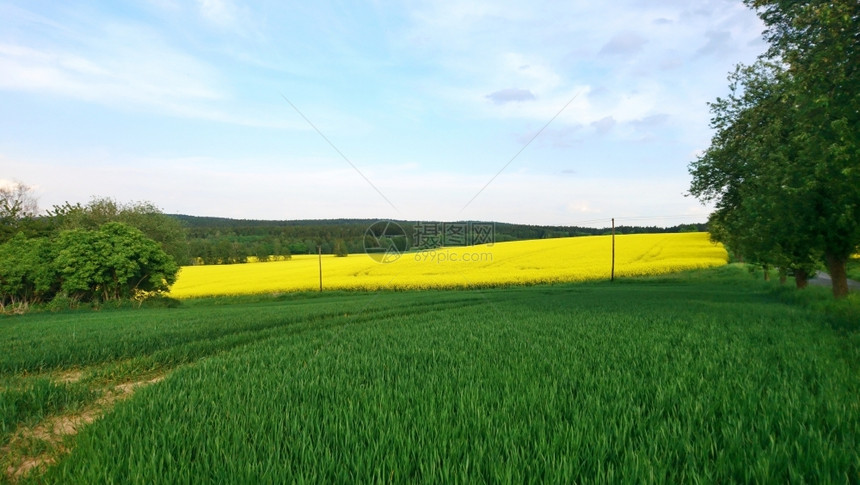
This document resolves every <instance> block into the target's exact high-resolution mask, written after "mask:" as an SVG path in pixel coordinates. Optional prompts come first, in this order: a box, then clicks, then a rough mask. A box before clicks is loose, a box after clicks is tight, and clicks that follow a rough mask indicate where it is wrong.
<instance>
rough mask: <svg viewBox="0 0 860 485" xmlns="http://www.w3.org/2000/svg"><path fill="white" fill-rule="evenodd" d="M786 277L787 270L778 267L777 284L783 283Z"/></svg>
mask: <svg viewBox="0 0 860 485" xmlns="http://www.w3.org/2000/svg"><path fill="white" fill-rule="evenodd" d="M787 277H788V270H787V269H785V268H779V284H781V285H784V284H785V281H786V279H787Z"/></svg>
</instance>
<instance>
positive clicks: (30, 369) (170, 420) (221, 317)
mask: <svg viewBox="0 0 860 485" xmlns="http://www.w3.org/2000/svg"><path fill="white" fill-rule="evenodd" d="M810 290H812V291H813V293H814V292H817V291H819V290H820V291H821V292H822V295H823V296H825V297H826V293H827V291H828V290H826V289H814V288H811V289H810ZM813 293H810V294H813ZM832 323H833V322H832V321H831V320H829V319H828V316H827V315H826V314H825V313H824V312H822V311H821V310H820V309H818V308H815V307H813V306H809V305H802V304H800V303H799V302H798V301H789V300H788V299H787V298H784V297H783V296H781V294H780V292H775V291H773V290H772V289H768V288H766V287H765V286H764V285H763V284H761V283H759V282H758V281H755V280H753V278H752V277H751V276H750V275H749V274H747V273H746V272H745V270H743V269H739V268H737V267H734V266H728V267H724V268H719V269H715V270H708V271H699V272H692V273H685V274H682V275H678V276H670V277H663V278H652V279H637V280H628V281H617V282H615V283H614V284H610V283H588V284H566V285H553V286H531V287H513V288H499V289H491V290H468V291H464V290H460V291H423V292H379V293H362V292H355V293H331V294H322V295H318V294H292V295H286V296H282V297H253V298H252V297H247V298H236V299H232V300H230V299H223V298H222V299H212V300H190V301H187V302H184V303H183V304H182V305H181V306H180V307H178V308H143V309H119V310H106V309H103V310H101V311H82V312H69V313H56V314H52V313H42V314H29V315H23V316H16V317H6V318H3V319H0V383H2V384H3V394H2V396H0V411H2V417H3V421H2V429H0V445H2V446H3V447H4V448H3V450H4V451H5V453H0V454H2V455H4V457H3V458H2V460H4V462H3V463H0V464H2V466H3V468H4V469H6V470H7V473H6V474H5V476H4V479H5V480H18V479H21V480H23V481H27V480H32V481H37V482H40V483H42V482H47V483H105V482H109V483H165V482H169V483H188V482H210V483H291V482H302V483H305V482H307V483H352V482H394V483H416V482H420V483H450V482H455V483H476V482H477V483H480V482H502V483H527V482H552V483H574V482H604V483H615V482H620V481H626V482H685V483H686V482H696V481H699V482H709V483H710V482H733V481H735V482H765V483H787V482H803V481H807V482H818V483H820V482H833V483H856V482H858V481H860V451H858V450H860V334H858V332H857V331H856V330H853V329H848V330H846V329H845V328H838V329H837V328H834V326H833V325H832ZM70 374H72V375H75V376H76V377H75V378H74V379H68V378H66V379H64V377H63V376H69V375H70ZM161 376H165V378H164V379H163V380H161V381H159V382H156V383H154V384H150V385H147V386H142V387H141V388H139V389H138V390H137V391H136V392H135V393H134V394H133V396H131V397H130V398H128V399H126V400H121V401H117V402H116V403H115V405H114V406H112V407H109V408H108V407H105V411H106V414H105V415H104V416H103V417H101V418H100V419H98V420H96V421H95V422H94V423H92V424H91V425H89V426H86V427H84V428H83V430H82V431H81V432H80V433H79V434H77V435H70V436H66V437H65V438H63V439H62V440H61V441H59V442H57V440H54V441H55V442H53V443H51V442H49V443H45V442H39V440H38V439H36V438H33V437H30V438H27V439H24V438H21V429H28V428H33V427H38V426H39V424H38V423H40V422H41V421H43V420H44V419H46V417H49V416H52V415H57V414H60V415H63V414H70V415H74V414H75V413H81V412H82V410H86V409H89V408H92V407H93V406H97V404H98V402H99V399H103V398H104V396H106V395H110V393H111V392H112V389H115V386H117V385H118V384H120V383H122V382H130V381H147V380H152V379H153V378H154V377H161ZM16 430H17V431H16ZM65 450H70V453H64V452H63V451H65ZM34 456H35V457H40V459H41V460H42V461H43V462H44V461H45V459H46V457H47V458H51V457H54V458H56V460H57V463H55V464H53V465H51V466H49V467H46V468H47V469H46V470H44V469H40V470H38V471H37V472H36V473H30V474H29V475H24V476H23V478H21V477H17V476H13V474H11V473H10V471H9V470H10V469H9V467H10V466H12V467H13V468H14V467H16V466H18V465H20V463H21V462H22V461H24V460H25V459H26V458H28V457H34ZM43 468H44V467H43Z"/></svg>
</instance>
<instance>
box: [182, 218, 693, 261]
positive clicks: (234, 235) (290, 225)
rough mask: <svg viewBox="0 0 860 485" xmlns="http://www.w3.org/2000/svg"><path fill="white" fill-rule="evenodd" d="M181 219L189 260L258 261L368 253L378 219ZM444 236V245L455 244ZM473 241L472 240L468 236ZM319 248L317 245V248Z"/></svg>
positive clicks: (652, 229)
mask: <svg viewBox="0 0 860 485" xmlns="http://www.w3.org/2000/svg"><path fill="white" fill-rule="evenodd" d="M168 217H171V218H174V219H176V220H178V221H179V222H180V223H181V224H182V226H184V227H185V228H186V231H187V241H188V255H189V257H190V260H189V261H188V262H190V263H191V264H229V263H243V262H246V261H247V260H248V258H249V257H254V258H256V259H257V260H260V261H268V260H270V259H272V258H275V259H283V258H289V257H290V256H292V255H294V254H316V253H317V251H318V250H320V249H321V250H322V253H323V254H339V255H347V254H354V253H362V252H364V249H365V247H367V245H368V244H370V243H369V241H368V237H369V234H368V231H369V229H370V228H371V227H372V226H374V224H376V223H378V221H377V220H376V219H323V220H299V221H267V220H248V219H228V218H221V217H198V216H188V215H179V214H168ZM392 222H395V223H397V225H399V226H400V227H401V228H402V229H403V235H404V236H405V239H406V240H407V241H408V247H410V248H413V247H416V246H418V245H420V244H416V237H417V238H420V237H421V231H422V228H427V227H428V225H429V227H432V226H433V225H436V226H439V227H440V228H441V227H442V226H443V223H440V222H429V223H428V222H427V221H421V222H415V221H392ZM445 225H448V226H462V227H471V226H472V225H475V226H482V227H483V228H487V227H491V228H492V229H491V230H492V234H491V235H490V237H491V240H492V241H493V242H505V241H519V240H526V239H547V238H559V237H572V236H594V235H601V234H609V233H610V231H611V229H610V228H608V227H607V228H591V227H576V226H532V225H525V224H506V223H487V222H474V221H461V222H454V223H445ZM697 231H707V225H706V224H683V225H678V226H673V227H656V226H617V227H616V228H615V232H616V234H641V233H676V232H697ZM444 239H445V238H444V236H443V237H442V238H440V240H439V242H440V243H441V244H448V245H458V244H451V242H450V241H445V240H444ZM469 240H471V239H469ZM461 244H462V243H461ZM318 248H319V249H318Z"/></svg>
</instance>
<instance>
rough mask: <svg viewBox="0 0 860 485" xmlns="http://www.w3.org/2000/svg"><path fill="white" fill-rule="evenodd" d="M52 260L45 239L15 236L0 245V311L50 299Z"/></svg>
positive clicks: (53, 288)
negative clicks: (8, 307)
mask: <svg viewBox="0 0 860 485" xmlns="http://www.w3.org/2000/svg"><path fill="white" fill-rule="evenodd" d="M53 257H54V249H53V246H52V244H51V242H50V241H49V240H48V239H46V238H27V237H25V236H24V234H23V233H18V234H16V235H15V236H13V237H12V239H10V240H9V241H7V242H5V243H3V244H0V309H3V310H4V311H5V308H6V307H7V306H9V305H11V306H12V307H13V308H14V307H18V308H26V307H28V306H29V305H30V304H33V303H40V302H43V301H47V300H49V299H51V298H52V297H53V295H54V293H56V290H57V274H56V271H55V270H54V267H53V264H52V261H53ZM16 309H17V308H16Z"/></svg>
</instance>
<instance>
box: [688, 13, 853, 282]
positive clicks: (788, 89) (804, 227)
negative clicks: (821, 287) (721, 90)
mask: <svg viewBox="0 0 860 485" xmlns="http://www.w3.org/2000/svg"><path fill="white" fill-rule="evenodd" d="M744 3H745V4H746V5H747V6H749V7H751V8H753V9H756V11H757V13H758V15H759V17H760V18H761V19H762V20H763V21H764V24H765V26H766V30H765V32H764V35H765V39H766V40H767V41H768V43H769V44H770V46H769V49H768V50H767V52H765V53H764V54H763V55H761V56H760V57H759V58H758V60H757V61H756V62H755V63H754V64H752V65H742V64H740V65H738V66H737V67H736V69H735V70H734V72H732V73H731V74H730V76H729V94H728V96H726V97H720V98H717V99H716V101H714V102H713V103H710V110H711V113H712V115H713V117H712V119H711V127H712V128H713V129H714V130H715V134H714V136H713V138H712V140H711V145H710V147H709V148H708V149H707V150H706V151H705V152H704V153H703V154H702V155H701V156H700V157H698V159H697V160H696V161H694V162H693V163H691V164H690V174H691V175H692V177H693V178H692V183H691V187H690V193H691V194H692V195H694V196H696V197H697V198H698V199H700V200H701V201H703V202H710V203H714V204H715V211H714V212H713V213H712V214H711V215H710V217H709V219H708V224H709V226H710V232H711V235H712V238H713V239H714V240H715V241H719V242H722V243H723V244H725V245H726V246H727V247H728V248H729V250H730V251H731V252H732V253H733V254H735V255H736V257H738V258H742V259H743V260H744V261H747V262H750V263H755V264H759V265H761V266H762V267H763V268H764V269H765V271H766V273H765V274H767V270H768V269H769V268H777V269H778V270H779V271H780V273H781V274H782V275H785V274H786V273H788V272H792V273H793V274H794V276H795V280H796V285H797V287H798V288H803V287H805V286H806V284H807V280H808V278H809V276H810V275H812V274H814V272H815V270H816V268H818V267H819V266H822V265H823V266H825V267H826V268H827V269H828V271H829V273H830V276H831V278H832V281H833V283H832V287H833V295H834V296H835V297H836V298H844V297H845V296H847V295H848V283H847V274H846V264H847V262H848V261H849V259H850V258H851V256H852V255H853V254H857V253H858V251H860V2H858V1H857V0H830V1H823V0H814V1H810V0H806V1H794V0H745V1H744Z"/></svg>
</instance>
